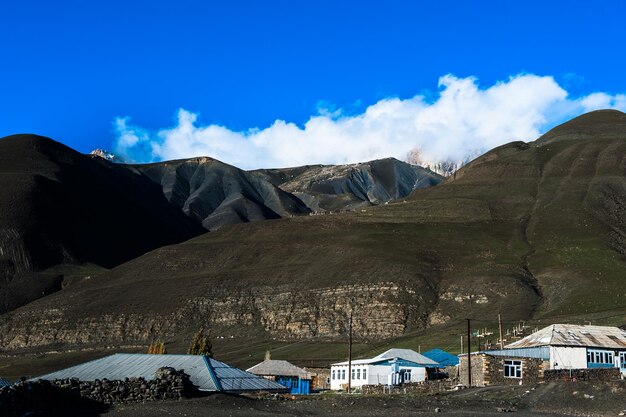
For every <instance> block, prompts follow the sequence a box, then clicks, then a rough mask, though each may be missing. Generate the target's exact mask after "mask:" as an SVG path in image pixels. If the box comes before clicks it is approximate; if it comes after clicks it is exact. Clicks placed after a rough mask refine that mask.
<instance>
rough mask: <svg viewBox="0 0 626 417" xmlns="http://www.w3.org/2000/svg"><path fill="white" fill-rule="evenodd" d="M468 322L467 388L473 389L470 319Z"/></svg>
mask: <svg viewBox="0 0 626 417" xmlns="http://www.w3.org/2000/svg"><path fill="white" fill-rule="evenodd" d="M465 320H467V387H468V388H471V387H472V343H471V340H472V339H471V337H472V334H471V330H470V319H465Z"/></svg>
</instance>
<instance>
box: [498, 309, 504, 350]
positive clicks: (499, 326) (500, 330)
mask: <svg viewBox="0 0 626 417" xmlns="http://www.w3.org/2000/svg"><path fill="white" fill-rule="evenodd" d="M498 331H499V332H500V349H504V340H503V339H502V316H501V315H500V314H498Z"/></svg>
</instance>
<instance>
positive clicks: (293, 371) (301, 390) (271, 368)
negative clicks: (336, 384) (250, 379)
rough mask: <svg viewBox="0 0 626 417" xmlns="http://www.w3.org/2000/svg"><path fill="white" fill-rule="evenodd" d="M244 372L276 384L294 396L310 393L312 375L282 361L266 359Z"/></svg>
mask: <svg viewBox="0 0 626 417" xmlns="http://www.w3.org/2000/svg"><path fill="white" fill-rule="evenodd" d="M246 372H250V373H252V374H255V375H259V376H262V377H264V378H267V379H270V380H272V381H275V382H278V383H279V384H280V385H283V386H284V387H286V388H288V389H289V392H290V393H291V394H294V395H307V394H309V393H310V392H311V381H312V375H311V374H310V373H309V372H307V371H306V370H304V369H302V368H299V367H297V366H296V365H294V364H292V363H289V362H287V361H284V360H275V359H266V360H264V361H263V362H261V363H258V364H256V365H254V366H253V367H252V368H248V369H247V370H246Z"/></svg>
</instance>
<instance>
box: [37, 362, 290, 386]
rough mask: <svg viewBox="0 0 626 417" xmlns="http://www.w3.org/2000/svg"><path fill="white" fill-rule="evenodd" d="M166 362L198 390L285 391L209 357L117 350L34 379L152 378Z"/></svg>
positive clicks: (263, 379)
mask: <svg viewBox="0 0 626 417" xmlns="http://www.w3.org/2000/svg"><path fill="white" fill-rule="evenodd" d="M164 366H169V367H172V368H174V369H177V370H183V371H184V372H185V373H186V374H187V375H189V377H190V379H191V382H192V383H193V384H194V385H195V386H197V387H198V389H199V390H201V391H227V392H243V391H284V390H285V389H286V388H285V387H283V386H282V385H280V384H278V383H276V382H274V381H270V380H268V379H265V378H262V377H259V376H257V375H254V374H251V373H249V372H246V371H242V370H241V369H238V368H234V367H232V366H230V365H227V364H225V363H224V362H220V361H218V360H215V359H212V358H206V357H204V356H201V355H148V354H133V353H117V354H115V355H111V356H107V357H104V358H101V359H96V360H94V361H91V362H86V363H83V364H80V365H76V366H72V367H71V368H66V369H62V370H60V371H56V372H52V373H50V374H46V375H43V376H40V377H39V378H34V379H47V380H52V379H63V378H78V379H80V380H81V381H94V380H96V379H105V378H106V379H108V380H112V381H114V380H123V379H124V378H132V377H135V378H139V377H141V378H145V379H146V380H151V379H155V373H156V370H157V369H158V368H161V367H164Z"/></svg>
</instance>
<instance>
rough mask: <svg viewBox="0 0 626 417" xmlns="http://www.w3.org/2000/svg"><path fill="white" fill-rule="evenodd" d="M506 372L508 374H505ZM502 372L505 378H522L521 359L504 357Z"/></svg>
mask: <svg viewBox="0 0 626 417" xmlns="http://www.w3.org/2000/svg"><path fill="white" fill-rule="evenodd" d="M507 373H508V375H507ZM503 374H504V377H505V378H515V379H521V378H522V375H523V374H522V361H521V360H513V359H505V361H504V365H503Z"/></svg>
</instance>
